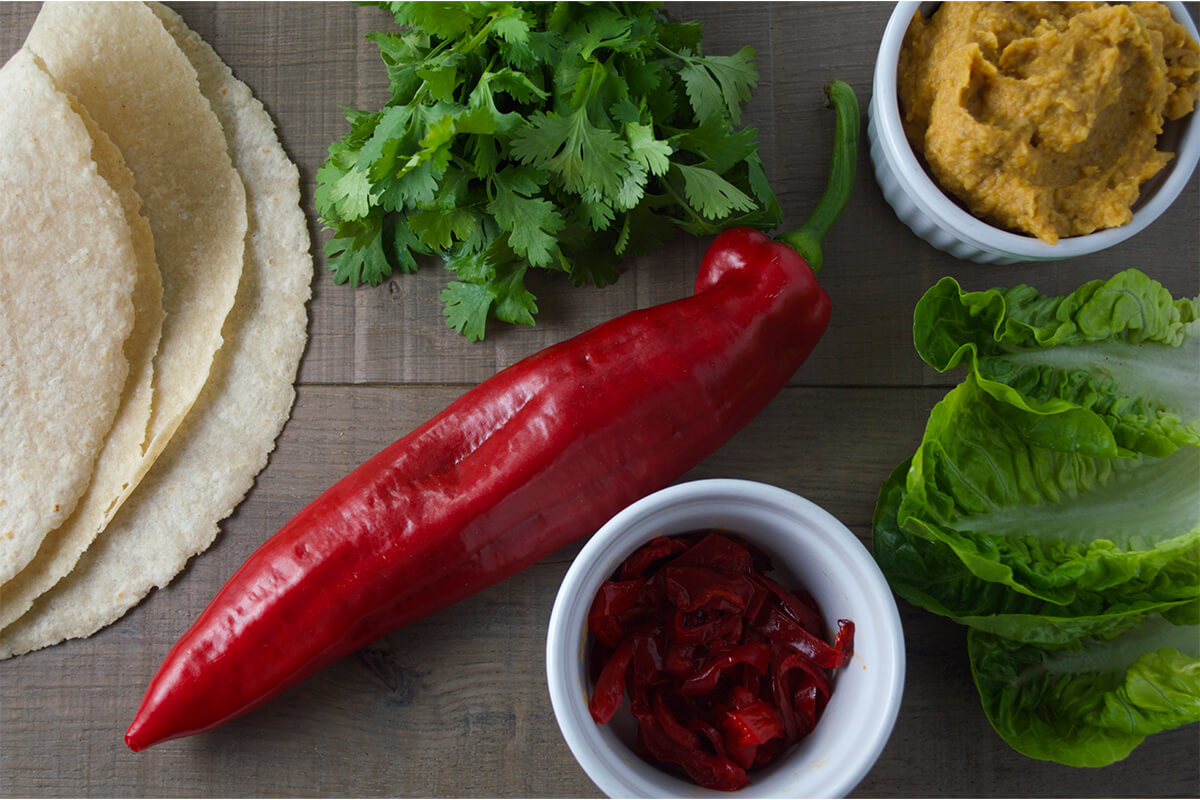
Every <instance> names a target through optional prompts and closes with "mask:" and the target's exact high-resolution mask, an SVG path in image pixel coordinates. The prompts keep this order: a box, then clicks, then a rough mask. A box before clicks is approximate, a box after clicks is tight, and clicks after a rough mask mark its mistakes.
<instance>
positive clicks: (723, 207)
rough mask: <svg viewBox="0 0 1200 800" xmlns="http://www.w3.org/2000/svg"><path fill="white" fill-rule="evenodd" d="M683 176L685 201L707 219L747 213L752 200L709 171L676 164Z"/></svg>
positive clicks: (752, 206) (750, 207)
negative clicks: (733, 213)
mask: <svg viewBox="0 0 1200 800" xmlns="http://www.w3.org/2000/svg"><path fill="white" fill-rule="evenodd" d="M675 169H677V170H679V173H680V174H681V175H682V176H683V191H684V193H685V194H686V195H687V199H688V200H689V201H690V202H691V203H693V204H694V205H695V206H696V207H697V210H698V211H699V212H700V213H701V214H702V215H703V216H705V217H707V218H708V219H719V218H721V217H724V216H727V215H728V214H729V213H730V212H732V211H749V210H750V209H752V208H754V207H755V202H754V199H753V198H751V197H750V196H749V195H747V194H746V193H745V192H743V191H742V190H741V189H739V188H737V187H736V186H734V185H733V184H732V183H730V182H729V181H727V180H725V179H724V178H722V177H721V176H720V175H718V174H717V173H715V172H713V171H712V170H711V169H706V168H704V167H693V166H688V165H687V164H676V165H675Z"/></svg>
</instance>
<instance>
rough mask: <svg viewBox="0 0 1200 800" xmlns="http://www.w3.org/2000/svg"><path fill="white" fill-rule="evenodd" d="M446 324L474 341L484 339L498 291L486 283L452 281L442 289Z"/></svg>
mask: <svg viewBox="0 0 1200 800" xmlns="http://www.w3.org/2000/svg"><path fill="white" fill-rule="evenodd" d="M441 300H442V303H443V305H444V306H445V310H444V311H443V312H442V313H443V314H445V317H446V325H448V326H449V327H451V328H453V329H454V330H456V331H458V332H459V333H461V334H462V335H463V336H466V337H467V339H469V340H470V341H472V342H478V341H482V339H483V337H484V334H485V333H486V332H487V320H488V314H489V313H490V312H491V309H492V303H494V302H496V292H495V291H494V290H493V289H492V288H491V287H490V286H488V285H487V284H485V283H466V282H464V281H450V283H448V284H446V288H445V289H443V290H442V294H441Z"/></svg>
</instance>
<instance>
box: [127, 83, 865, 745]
mask: <svg viewBox="0 0 1200 800" xmlns="http://www.w3.org/2000/svg"><path fill="white" fill-rule="evenodd" d="M827 91H828V94H829V97H830V100H831V105H832V106H833V108H834V109H835V112H836V117H837V131H836V133H835V137H834V140H835V146H834V154H833V167H832V170H831V177H830V180H829V183H828V184H827V189H826V192H825V194H824V195H823V196H822V198H821V201H820V202H819V203H818V205H817V207H816V209H815V210H814V212H813V214H812V215H811V216H810V218H809V220H808V221H807V222H806V223H805V224H804V226H803V227H802V228H801V229H799V230H797V231H793V232H790V233H786V234H782V235H781V236H780V237H779V239H778V240H774V239H771V238H770V237H768V236H767V235H765V234H763V233H760V232H758V231H755V230H750V229H746V228H735V229H732V230H728V231H725V232H724V233H722V234H720V235H719V236H717V237H716V239H715V240H714V241H713V242H712V244H711V246H710V247H709V248H708V250H707V252H706V253H705V255H704V259H703V261H702V262H701V265H700V271H699V274H698V275H697V278H696V283H695V288H694V293H693V294H692V296H690V297H686V298H683V299H680V300H676V301H674V302H670V303H665V304H662V305H658V306H653V307H650V308H645V309H641V310H637V311H633V312H630V313H628V314H626V315H624V316H622V317H619V318H617V319H614V320H612V321H610V322H607V323H604V324H602V325H599V326H597V327H595V328H593V329H591V330H589V331H586V332H584V333H582V334H580V335H578V336H576V337H574V338H572V339H569V340H567V341H564V342H561V343H559V344H556V345H553V346H551V347H548V348H546V349H545V350H542V351H541V352H539V353H536V354H534V355H532V356H529V357H528V358H525V359H523V360H522V361H520V362H518V363H516V364H514V365H513V366H511V367H509V368H507V369H505V370H502V371H501V372H499V373H497V374H496V375H495V376H493V377H492V378H490V379H488V380H487V381H485V382H484V383H482V384H480V385H479V386H477V387H475V388H474V389H472V390H470V391H468V392H467V393H466V394H464V395H463V396H462V397H461V398H459V399H458V400H457V401H455V402H454V403H452V404H451V405H450V406H449V407H448V408H447V409H445V410H444V411H442V412H441V413H439V414H438V415H437V416H435V417H434V418H433V419H431V420H429V421H428V422H426V423H425V424H423V425H421V426H420V427H418V428H417V429H416V430H414V431H412V432H411V433H409V434H407V435H406V436H404V437H402V438H401V439H399V440H398V441H396V442H395V443H393V444H392V445H390V446H389V447H387V448H386V449H384V450H383V451H382V452H381V453H379V454H378V455H376V456H375V457H374V458H371V459H370V460H369V461H367V462H366V463H365V464H363V465H362V466H361V467H359V468H358V469H356V470H354V471H353V472H352V473H350V474H349V475H348V476H346V477H345V478H343V479H342V480H341V481H339V482H337V483H336V484H334V485H333V486H332V487H330V488H329V489H328V490H327V491H326V492H324V493H323V494H322V495H320V496H319V497H317V498H316V499H315V500H313V501H312V502H311V503H310V504H309V505H308V506H307V507H305V508H304V509H303V510H301V511H300V512H299V513H298V514H297V515H296V516H295V517H294V518H293V519H292V520H291V521H289V522H288V523H287V524H286V525H284V526H283V528H282V529H281V530H280V531H279V532H278V533H276V534H275V535H274V536H272V537H271V538H270V539H268V540H267V541H266V542H265V543H264V544H263V545H262V546H261V547H259V548H258V550H257V551H256V552H255V553H254V554H252V555H251V556H250V558H249V559H248V560H247V561H246V563H245V564H244V565H242V567H241V568H240V569H238V571H237V572H236V573H235V574H234V575H233V576H232V577H231V578H230V580H229V582H228V583H227V584H226V585H225V586H224V587H223V588H222V589H221V590H220V591H219V592H218V593H217V595H216V597H215V598H214V599H213V600H212V602H211V603H210V604H209V606H208V607H207V608H206V609H205V610H204V611H203V612H202V613H201V614H200V616H199V618H198V619H197V620H196V621H195V623H194V624H193V625H192V627H191V628H190V629H189V630H188V631H187V632H186V633H185V634H184V635H183V637H182V638H181V639H180V640H179V641H178V642H177V643H176V644H175V646H174V647H173V648H172V649H171V651H170V652H169V653H168V654H167V656H166V660H165V661H164V663H163V664H162V666H161V667H160V668H159V670H158V672H157V673H156V674H155V675H154V677H153V679H152V680H151V682H150V686H149V687H148V688H147V690H146V694H145V696H144V698H143V700H142V704H141V706H140V708H139V709H138V712H137V714H136V716H135V718H134V720H133V722H132V724H131V725H130V727H129V729H128V731H127V732H126V734H125V741H126V743H127V744H128V745H129V747H131V748H132V749H134V750H141V749H143V748H145V747H148V746H150V745H152V744H155V743H156V742H161V741H163V740H165V739H171V738H175V737H179V736H185V735H188V734H192V733H196V732H199V731H203V730H207V729H209V728H213V727H215V726H217V725H220V724H222V723H224V722H227V721H229V720H231V719H233V718H235V717H237V716H240V715H242V714H244V713H246V712H247V711H249V710H251V709H253V708H256V707H258V706H260V705H262V704H263V703H265V702H267V701H268V700H269V699H271V698H273V697H275V696H276V695H278V694H280V693H281V692H283V691H284V690H286V689H287V688H288V687H290V686H293V685H294V684H296V683H298V682H300V681H301V680H303V679H304V678H306V677H308V676H309V675H311V674H313V673H314V672H316V671H317V670H319V669H321V668H322V667H324V666H326V665H328V664H330V663H331V662H333V661H335V660H337V659H339V658H341V657H342V656H344V655H346V654H348V653H351V652H353V651H355V650H357V649H358V648H360V647H362V646H364V645H366V644H368V643H370V642H371V641H373V640H375V639H377V638H378V637H380V636H382V635H384V634H386V633H389V632H391V631H393V630H395V629H397V628H400V627H402V626H404V625H407V624H408V623H410V622H413V621H414V620H417V619H421V618H422V617H425V616H427V615H428V614H431V613H433V612H434V611H437V610H439V609H442V608H445V607H446V606H448V605H450V604H452V603H455V602H458V601H459V600H462V599H463V598H465V597H468V596H470V595H472V594H474V593H475V592H477V591H479V590H481V589H483V588H485V587H487V586H490V585H492V584H494V583H496V582H497V581H499V580H501V579H503V578H506V577H508V576H509V575H512V574H513V573H515V572H517V571H519V570H522V569H524V568H525V567H527V566H529V565H530V564H532V563H534V562H535V561H537V560H538V559H540V558H542V557H544V556H546V555H549V554H550V553H553V552H554V551H556V550H558V549H559V548H561V547H563V546H564V545H566V544H567V543H569V542H571V541H573V540H576V539H578V538H580V537H582V536H586V535H588V534H590V533H592V532H593V531H595V530H596V529H597V528H599V527H600V526H601V525H602V524H603V523H604V522H605V521H606V520H608V519H609V518H610V517H611V516H612V515H613V514H615V513H616V512H617V511H619V510H620V509H622V508H624V507H625V506H627V505H629V504H630V503H632V502H633V501H634V500H637V499H639V498H641V497H643V496H645V495H646V494H649V493H650V492H652V491H655V490H657V489H660V488H662V487H664V486H666V485H668V484H669V483H670V482H672V481H674V480H675V479H677V478H679V477H680V476H681V475H683V474H684V473H685V472H686V471H687V470H689V469H691V468H692V467H693V466H695V465H696V464H697V463H699V462H700V461H701V460H703V459H704V458H705V457H707V456H708V455H709V454H710V453H712V452H713V451H715V450H716V449H717V448H718V447H720V446H721V445H722V444H724V443H725V442H726V441H727V440H728V439H729V438H730V437H731V436H732V435H733V434H734V433H736V432H737V431H739V430H740V429H741V428H742V427H743V426H744V425H745V424H746V423H748V422H749V421H750V420H751V419H753V418H754V417H755V416H756V415H757V414H758V413H759V412H760V411H761V410H762V409H763V408H764V407H765V406H766V405H767V403H769V402H770V401H771V400H772V399H773V398H774V397H775V395H776V394H777V393H778V391H779V390H780V389H781V388H782V387H783V386H784V385H785V384H786V383H787V381H788V380H789V379H790V378H791V377H792V375H793V374H794V373H795V371H796V370H797V368H798V367H799V366H800V365H801V364H802V363H803V362H804V360H805V359H806V358H807V357H808V355H809V353H810V352H811V351H812V349H813V347H815V346H816V344H817V342H818V341H820V339H821V337H822V335H823V334H824V332H825V329H826V327H827V326H828V323H829V313H830V300H829V295H828V294H827V293H826V292H825V290H824V289H822V288H821V286H820V284H819V283H818V282H817V278H816V270H818V269H819V268H820V264H821V251H820V246H819V242H820V240H821V238H822V236H823V235H824V234H825V232H826V231H827V230H828V229H829V227H830V226H831V225H832V223H833V220H834V219H836V217H837V216H838V214H839V213H840V211H841V210H842V208H843V207H844V206H845V204H846V201H847V199H848V197H849V194H850V187H851V185H852V184H853V175H854V163H855V158H856V156H855V150H856V146H857V133H858V126H859V117H858V104H857V101H856V100H855V98H854V93H853V91H851V90H850V87H848V86H846V85H845V84H843V83H840V82H835V83H833V84H831V85H830V87H829V88H828V90H827Z"/></svg>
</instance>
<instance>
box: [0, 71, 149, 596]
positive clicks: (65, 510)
mask: <svg viewBox="0 0 1200 800" xmlns="http://www.w3.org/2000/svg"><path fill="white" fill-rule="evenodd" d="M92 148H93V140H92V138H91V136H90V135H89V133H88V129H87V126H86V125H85V123H84V121H83V119H82V118H81V117H80V116H79V115H78V114H77V113H76V112H75V111H74V110H73V108H72V105H71V100H70V98H69V97H68V96H67V95H66V94H64V93H63V92H62V91H60V89H59V88H58V87H57V86H56V85H55V83H54V81H53V80H52V79H51V76H50V75H49V74H48V73H47V72H46V71H45V70H44V69H43V68H42V65H41V64H40V62H39V61H38V60H37V59H36V57H35V56H34V55H33V53H31V52H30V51H29V50H27V49H22V50H20V51H18V52H17V53H16V54H15V55H14V56H13V57H12V58H11V59H10V60H9V61H8V62H7V63H6V64H5V66H4V67H3V69H0V475H2V476H3V478H2V480H0V581H7V580H8V579H9V578H11V577H12V576H13V575H15V574H16V573H17V572H19V571H20V570H21V569H22V568H23V567H24V566H25V565H26V564H28V563H29V561H30V560H32V559H33V557H34V555H35V554H36V552H37V549H38V547H39V546H40V544H41V542H42V540H43V539H44V538H45V536H46V534H47V533H49V532H50V531H51V530H53V529H54V528H56V527H58V526H59V525H60V524H62V522H63V521H64V520H66V518H67V517H68V516H69V515H70V514H71V512H72V511H73V510H74V508H75V506H76V504H77V503H78V501H79V498H80V496H81V495H82V494H83V492H84V491H85V490H86V488H87V486H88V483H89V481H90V478H91V474H92V468H93V465H94V463H95V460H96V457H97V456H98V454H99V453H100V451H101V449H102V447H103V443H104V437H105V435H106V434H107V433H108V431H109V429H110V428H111V426H112V424H113V419H114V417H115V415H116V413H117V409H118V406H119V403H120V400H121V392H122V388H123V387H124V386H125V381H126V377H127V375H128V372H129V362H128V361H127V360H126V358H125V356H124V353H123V351H122V348H123V345H124V342H125V339H126V338H127V337H128V336H129V333H130V331H131V330H132V328H133V320H134V305H133V292H134V288H135V286H136V283H137V275H138V261H137V256H136V253H135V250H134V246H133V242H132V239H131V234H130V229H129V225H128V224H127V222H126V219H125V214H124V211H123V209H122V207H121V202H120V199H119V198H118V197H117V194H116V193H115V192H114V191H113V189H112V187H111V186H110V185H109V183H108V182H107V181H106V180H105V179H104V177H103V176H102V175H101V174H100V172H99V170H98V168H97V166H96V162H95V161H94V160H93V158H92Z"/></svg>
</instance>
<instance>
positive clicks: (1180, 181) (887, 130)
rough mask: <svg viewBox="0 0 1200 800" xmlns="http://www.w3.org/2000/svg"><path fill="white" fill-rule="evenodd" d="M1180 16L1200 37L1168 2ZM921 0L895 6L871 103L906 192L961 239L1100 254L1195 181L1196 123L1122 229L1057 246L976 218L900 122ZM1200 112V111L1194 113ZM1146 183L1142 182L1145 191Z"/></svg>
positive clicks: (1042, 255) (1043, 256)
mask: <svg viewBox="0 0 1200 800" xmlns="http://www.w3.org/2000/svg"><path fill="white" fill-rule="evenodd" d="M1166 5H1167V6H1169V7H1170V8H1171V13H1172V15H1173V16H1174V18H1175V20H1176V21H1177V22H1179V23H1180V24H1182V25H1183V26H1184V27H1185V28H1187V30H1188V32H1189V33H1190V34H1191V35H1192V38H1194V39H1200V33H1197V30H1196V25H1195V23H1193V22H1192V19H1191V17H1190V16H1189V15H1188V13H1187V9H1186V7H1185V6H1184V4H1183V3H1180V2H1168V3H1166ZM921 6H922V3H920V2H913V1H908V2H901V3H897V4H896V9H895V11H894V12H892V16H891V18H890V19H889V20H888V24H887V27H886V28H885V29H884V32H883V38H882V40H881V42H880V46H879V58H878V61H877V63H876V69H875V77H874V82H873V85H872V90H871V92H872V94H871V101H872V102H873V103H877V104H878V106H879V108H878V110H879V113H878V115H877V116H876V123H877V124H876V135H877V136H878V139H879V143H880V145H881V146H882V147H883V149H884V151H885V154H886V156H887V158H888V160H889V161H891V163H892V164H894V165H895V169H894V172H895V175H896V178H897V180H899V181H900V182H901V183H902V184H903V186H904V188H905V189H906V190H907V192H908V195H909V197H910V198H911V199H912V201H913V203H915V204H916V205H917V207H918V208H920V209H921V211H922V212H924V213H925V214H926V215H927V216H929V217H930V218H932V219H935V220H943V221H944V222H945V224H946V225H949V226H951V228H952V229H953V231H954V233H955V234H956V235H957V236H959V237H960V238H961V239H963V240H965V241H968V242H969V243H971V244H972V245H974V246H975V247H977V248H980V249H982V250H986V251H990V252H996V253H1005V254H1009V255H1014V256H1020V257H1022V258H1026V259H1033V260H1052V259H1066V258H1073V257H1075V256H1081V255H1086V254H1088V253H1094V252H1098V251H1100V250H1103V249H1105V248H1107V247H1111V246H1113V245H1115V244H1117V243H1119V242H1122V241H1125V240H1126V239H1128V238H1130V237H1131V236H1134V235H1135V234H1137V233H1139V232H1140V231H1142V230H1143V229H1145V228H1146V227H1147V226H1148V225H1150V223H1152V222H1153V221H1154V220H1155V219H1157V218H1158V217H1159V216H1160V215H1161V214H1162V212H1163V211H1165V210H1166V209H1167V208H1168V207H1169V206H1170V205H1171V204H1172V203H1173V202H1174V201H1175V198H1177V197H1178V196H1179V194H1180V192H1182V191H1183V189H1184V187H1185V186H1187V184H1188V181H1189V180H1190V179H1191V176H1192V172H1193V170H1194V169H1195V168H1196V164H1197V162H1200V123H1197V122H1195V121H1193V122H1191V124H1190V126H1189V129H1190V134H1189V135H1187V136H1184V137H1183V138H1182V140H1181V142H1180V147H1179V149H1178V151H1177V152H1176V153H1175V158H1174V159H1172V161H1171V163H1170V164H1168V165H1167V166H1166V168H1165V169H1164V173H1166V174H1165V175H1163V174H1162V173H1160V175H1159V176H1156V178H1154V179H1152V181H1151V185H1153V182H1154V181H1157V180H1159V179H1160V178H1161V182H1160V183H1159V184H1158V186H1157V189H1156V190H1154V191H1153V193H1152V194H1151V195H1150V196H1149V197H1148V198H1146V199H1145V200H1144V202H1142V203H1141V204H1140V205H1138V206H1135V208H1134V216H1133V220H1132V221H1130V222H1129V224H1127V225H1123V226H1121V227H1118V228H1108V229H1106V230H1102V231H1097V232H1096V233H1091V234H1088V235H1086V236H1073V237H1069V238H1064V239H1060V240H1059V241H1058V243H1057V244H1054V245H1051V244H1047V243H1045V242H1043V241H1041V240H1039V239H1037V238H1035V237H1032V236H1025V235H1021V234H1017V233H1010V232H1008V231H1005V230H1001V229H999V228H995V227H992V226H991V225H988V224H987V223H986V222H983V221H982V220H980V219H978V218H976V217H974V216H972V215H971V214H970V213H969V212H967V211H965V210H964V209H963V208H962V207H961V206H959V205H958V204H957V203H955V202H954V201H953V200H951V199H950V198H949V197H948V196H947V195H946V194H945V193H944V192H943V191H942V190H941V188H940V187H939V186H938V185H937V184H936V183H935V182H934V181H933V179H932V178H931V177H930V176H929V174H928V173H927V172H926V171H925V169H924V167H922V166H921V164H920V162H919V161H918V160H917V157H916V155H915V154H914V153H913V151H912V148H911V147H910V146H909V144H908V139H907V138H906V137H905V135H904V129H903V127H902V126H901V124H900V108H899V100H898V98H897V95H896V71H897V64H898V60H899V56H900V46H901V44H902V43H903V40H904V32H905V31H906V30H907V29H908V25H909V22H910V21H911V20H912V18H913V15H914V14H915V13H917V11H918V10H919V9H920V8H921ZM1192 113H1193V115H1195V114H1200V109H1197V110H1196V111H1193V112H1192ZM1145 188H1146V187H1145V186H1143V189H1145Z"/></svg>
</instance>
